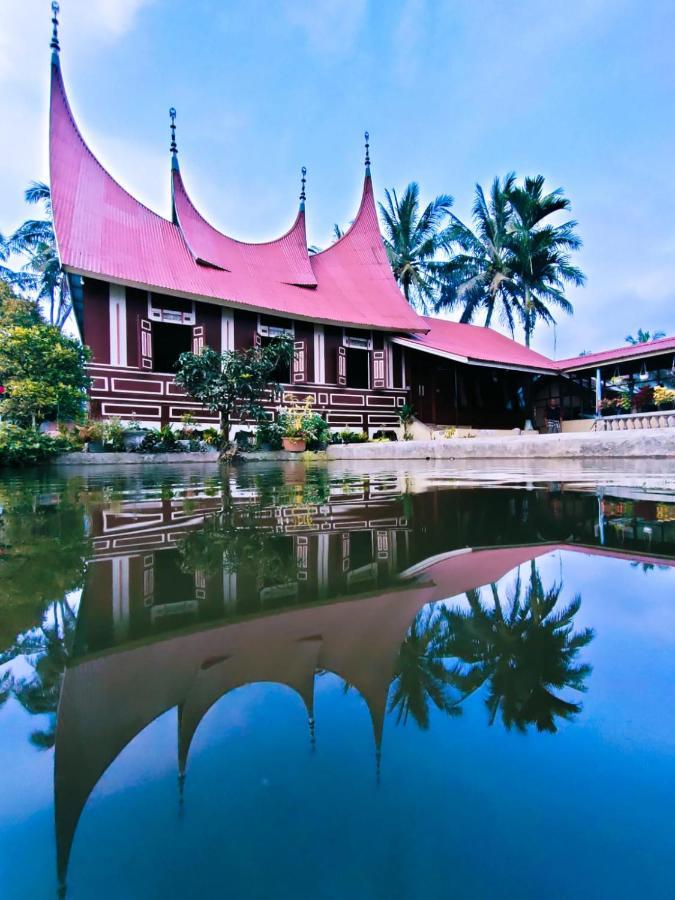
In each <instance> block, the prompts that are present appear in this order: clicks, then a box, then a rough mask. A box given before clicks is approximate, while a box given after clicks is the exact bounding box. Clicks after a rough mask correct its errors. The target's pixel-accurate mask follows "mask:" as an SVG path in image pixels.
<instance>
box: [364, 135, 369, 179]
mask: <svg viewBox="0 0 675 900" xmlns="http://www.w3.org/2000/svg"><path fill="white" fill-rule="evenodd" d="M363 136H364V137H365V139H366V175H370V144H369V143H368V141H369V140H370V135H369V134H368V132H367V131H366V132H365V134H364V135H363Z"/></svg>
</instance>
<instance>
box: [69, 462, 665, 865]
mask: <svg viewBox="0 0 675 900" xmlns="http://www.w3.org/2000/svg"><path fill="white" fill-rule="evenodd" d="M231 487H232V486H231ZM174 493H175V496H173V497H172V498H170V499H157V500H150V501H148V502H147V503H146V502H134V501H129V502H121V503H116V504H114V505H113V504H109V505H108V507H107V508H103V509H101V510H98V511H96V512H94V515H93V533H94V553H93V558H92V560H91V561H90V563H89V567H88V574H87V582H86V587H85V592H84V596H83V600H82V604H81V610H80V617H79V621H78V635H77V639H76V648H75V656H76V662H75V664H74V665H73V666H71V667H70V668H69V669H68V670H67V672H66V675H65V678H64V683H63V689H62V694H61V702H60V706H59V717H58V726H57V736H56V757H55V790H56V828H57V847H58V861H59V870H60V875H61V877H62V878H64V877H65V869H66V866H67V861H68V856H69V853H70V848H71V845H72V841H73V837H74V833H75V828H76V826H77V821H78V819H79V817H80V815H81V812H82V810H83V808H84V806H85V804H86V801H87V798H88V797H89V795H90V793H91V791H92V790H93V788H94V787H95V785H96V783H97V782H98V780H99V779H100V778H101V776H102V774H103V773H104V772H105V770H106V769H107V768H108V767H109V766H110V765H111V763H112V762H113V761H114V760H115V759H116V757H117V756H118V755H119V754H120V753H121V751H122V750H123V749H124V747H125V746H126V745H127V744H128V743H129V742H130V741H131V740H133V738H134V737H136V736H137V735H138V734H140V732H141V731H142V730H143V729H144V728H145V727H146V726H147V725H149V724H150V723H151V722H153V721H154V720H155V719H156V718H157V717H158V716H160V715H162V714H163V713H165V712H166V711H168V710H171V709H173V708H176V710H177V718H178V746H177V767H178V771H179V773H180V774H181V776H182V775H183V774H184V772H185V769H186V766H187V762H188V756H189V750H190V745H191V742H192V740H193V738H194V735H195V733H196V731H197V729H198V727H199V724H200V722H201V721H202V720H203V718H204V716H205V715H206V713H207V712H208V711H209V709H211V707H212V706H213V705H214V704H215V703H216V702H217V701H218V700H219V699H220V698H221V697H223V696H224V695H226V694H227V693H228V692H230V691H233V690H235V689H236V688H238V687H241V686H243V685H246V684H251V683H256V682H275V683H278V684H282V685H286V686H288V687H290V688H291V689H292V690H294V691H295V692H296V694H297V696H298V697H299V699H300V700H301V702H302V703H303V704H304V706H305V708H306V711H307V718H308V725H309V733H310V734H312V733H313V728H314V721H313V693H314V682H315V677H316V673H317V672H320V671H328V672H332V673H335V674H336V675H338V676H339V677H340V678H342V679H344V680H345V681H346V682H347V683H349V684H350V685H352V686H353V687H354V688H355V689H356V690H357V691H358V692H359V694H360V695H361V697H362V698H363V700H364V702H365V703H366V705H367V708H368V710H369V713H370V717H371V721H372V728H373V738H374V754H375V758H376V760H379V752H380V746H381V741H382V730H383V723H384V717H385V712H386V707H387V697H388V692H389V688H390V685H391V683H392V680H393V678H394V677H395V669H396V663H397V657H398V653H399V649H400V646H401V644H402V642H403V640H404V639H405V637H406V634H407V632H408V629H409V627H410V625H411V622H412V621H413V620H414V618H415V616H416V615H417V613H418V612H419V610H420V609H421V608H422V607H423V606H424V605H425V604H428V603H431V602H435V601H439V600H444V599H446V598H448V597H452V596H456V595H458V594H462V593H464V592H466V591H468V590H470V589H472V588H476V587H479V586H482V585H484V584H488V583H491V582H495V581H497V580H499V579H500V578H501V577H503V576H504V575H506V574H507V573H508V572H510V571H511V570H513V569H514V568H515V567H516V566H518V565H520V564H522V563H525V562H527V561H529V560H531V559H534V558H535V557H538V556H540V555H543V554H546V553H549V552H550V551H552V550H555V549H560V548H564V549H578V550H581V551H582V552H585V553H588V552H591V553H598V554H602V555H609V556H623V557H625V558H629V559H635V560H637V561H640V562H646V563H648V564H650V563H653V562H656V563H663V562H667V559H666V554H669V555H670V556H671V557H672V556H675V553H673V549H674V546H675V532H674V531H673V525H672V523H671V524H669V523H668V522H666V519H667V518H668V517H667V516H666V515H665V512H664V511H663V510H661V513H660V514H661V519H662V521H663V522H664V529H665V530H662V531H661V533H660V534H657V535H655V534H654V530H652V532H651V533H650V534H649V535H647V533H646V532H645V531H644V528H645V526H644V524H640V525H638V526H636V528H635V529H634V534H633V536H632V537H631V538H630V540H629V544H630V545H627V544H626V539H625V536H624V539H623V543H622V546H623V549H621V550H619V549H616V548H614V547H608V546H603V542H604V543H605V544H607V543H608V542H609V543H610V544H611V542H612V540H615V542H616V543H621V541H620V540H619V538H616V539H615V538H613V537H612V535H613V534H614V531H613V526H612V520H613V515H614V513H613V511H612V508H611V506H610V503H609V502H608V501H605V502H604V503H601V504H599V503H598V499H597V498H596V497H595V496H594V495H592V494H588V495H584V494H579V493H576V494H564V493H561V494H556V495H553V494H551V493H548V492H545V491H541V492H525V491H485V492H482V495H481V496H480V498H477V497H476V493H475V492H468V491H464V492H463V491H461V490H448V491H436V492H429V493H420V494H415V495H404V494H402V493H401V492H400V490H399V486H398V485H397V483H396V480H395V479H394V480H390V481H386V480H385V481H383V480H380V481H377V482H373V483H371V482H370V481H369V480H364V481H363V482H362V483H361V484H359V483H358V482H355V481H353V480H352V481H351V482H350V483H349V484H347V485H345V486H344V488H343V489H342V488H336V487H335V485H332V486H331V488H330V493H329V494H327V495H326V496H323V497H319V498H318V499H317V502H314V503H308V502H303V501H304V500H306V499H307V498H306V497H303V496H302V494H301V493H298V495H297V497H296V499H297V500H298V505H294V503H293V502H290V500H289V498H286V499H287V500H289V502H287V503H278V504H277V503H269V504H256V502H255V496H254V495H252V492H247V491H245V490H243V491H239V492H238V491H237V489H236V487H232V489H231V490H230V491H229V492H227V496H226V498H225V499H224V498H223V496H222V494H221V493H219V494H218V495H216V494H215V493H214V492H212V491H211V492H209V493H207V492H206V491H205V490H202V489H201V488H200V487H199V486H197V487H192V488H191V489H190V492H189V493H190V495H189V496H187V495H186V493H185V492H183V493H181V491H180V489H179V490H177V491H175V492H174ZM469 494H470V495H471V499H470V501H469ZM226 501H227V510H228V511H227V514H226V515H225V516H224V517H222V518H219V511H220V510H221V509H222V508H223V506H224V505H225V503H226ZM630 502H631V501H626V502H625V503H623V504H622V505H621V508H620V510H619V511H620V513H621V519H622V520H624V519H626V517H627V516H628V515H629V513H630V512H631V508H629V506H627V505H626V504H627V503H630ZM632 511H633V513H635V509H634V508H632ZM639 511H640V512H641V514H642V518H641V520H640V522H641V523H642V522H644V521H646V520H647V516H649V515H653V514H655V510H652V509H651V508H647V507H646V506H642V507H641V508H640V510H639ZM417 523H419V524H417ZM422 523H423V524H422ZM251 525H252V527H251ZM647 527H648V526H647ZM668 529H670V530H668ZM242 536H243V542H242ZM479 538H482V539H479ZM191 541H192V542H193V543H191ZM194 541H197V543H196V546H195V545H194ZM248 541H250V542H251V543H250V544H249V543H247V542H248ZM631 541H632V543H630V542H631ZM238 542H239V543H238ZM240 544H241V546H240ZM472 545H473V547H474V548H475V549H471V546H472ZM479 545H480V546H479ZM514 545H516V546H514ZM213 546H215V554H213V553H211V552H210V551H211V549H212V547H213ZM233 546H235V547H238V551H237V553H233V552H232V548H233ZM643 546H645V547H646V546H649V547H650V548H651V552H653V553H655V554H657V555H645V553H644V552H641V548H642V547H643ZM248 551H250V552H248ZM659 554H663V555H659ZM214 558H215V560H216V565H215V566H214V562H213V561H214ZM270 561H272V564H270ZM670 564H672V560H671V562H670Z"/></svg>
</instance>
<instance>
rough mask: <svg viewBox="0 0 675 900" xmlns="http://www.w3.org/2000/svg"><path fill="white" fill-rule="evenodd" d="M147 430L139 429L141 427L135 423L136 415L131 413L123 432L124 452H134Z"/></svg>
mask: <svg viewBox="0 0 675 900" xmlns="http://www.w3.org/2000/svg"><path fill="white" fill-rule="evenodd" d="M148 431H149V429H148V428H141V426H140V425H139V424H138V422H137V421H136V413H135V412H133V413H132V414H131V422H130V423H129V425H127V427H126V428H125V430H124V438H123V441H124V449H125V450H127V451H128V450H136V449H137V448H138V447H139V446H140V444H141V442H142V440H143V438H144V437H145V436H146V434H147V433H148Z"/></svg>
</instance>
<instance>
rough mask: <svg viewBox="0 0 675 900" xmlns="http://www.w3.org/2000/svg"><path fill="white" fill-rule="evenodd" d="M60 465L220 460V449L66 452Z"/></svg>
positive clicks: (58, 460)
mask: <svg viewBox="0 0 675 900" xmlns="http://www.w3.org/2000/svg"><path fill="white" fill-rule="evenodd" d="M55 462H56V465H58V466H111V465H112V466H137V465H147V464H148V463H152V464H158V463H209V462H218V451H217V450H207V451H206V452H205V453H64V454H63V455H62V456H59V457H57V459H56V460H55Z"/></svg>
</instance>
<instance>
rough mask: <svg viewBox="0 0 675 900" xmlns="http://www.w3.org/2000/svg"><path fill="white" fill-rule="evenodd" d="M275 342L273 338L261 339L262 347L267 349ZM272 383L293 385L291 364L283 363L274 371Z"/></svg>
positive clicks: (271, 376) (271, 377)
mask: <svg viewBox="0 0 675 900" xmlns="http://www.w3.org/2000/svg"><path fill="white" fill-rule="evenodd" d="M273 340H274V338H273V337H261V338H260V346H261V347H267V346H268V345H269V344H271V343H272V341H273ZM270 381H272V382H277V383H278V384H290V383H291V367H290V364H289V363H288V362H286V361H281V362H279V364H278V365H277V367H276V368H275V369H274V371H273V372H272V373H271V375H270Z"/></svg>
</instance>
